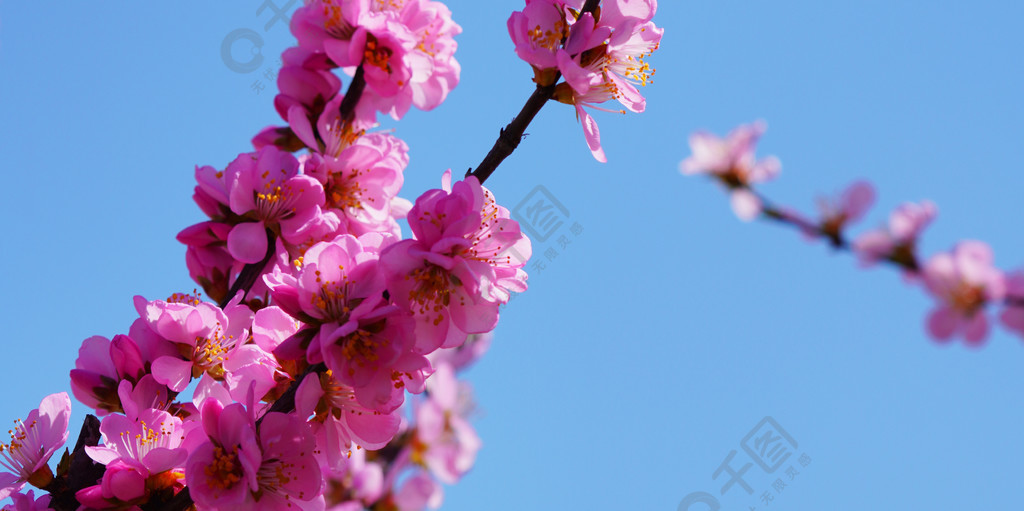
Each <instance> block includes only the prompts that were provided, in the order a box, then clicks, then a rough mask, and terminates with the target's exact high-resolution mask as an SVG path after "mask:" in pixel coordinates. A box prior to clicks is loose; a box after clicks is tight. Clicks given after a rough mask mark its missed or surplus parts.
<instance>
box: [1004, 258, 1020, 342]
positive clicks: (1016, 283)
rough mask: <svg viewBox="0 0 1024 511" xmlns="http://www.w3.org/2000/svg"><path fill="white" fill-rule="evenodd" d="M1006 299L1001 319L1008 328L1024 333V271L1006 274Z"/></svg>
mask: <svg viewBox="0 0 1024 511" xmlns="http://www.w3.org/2000/svg"><path fill="white" fill-rule="evenodd" d="M1006 301H1007V304H1006V307H1005V308H1003V312H1002V313H1001V314H1000V315H999V319H1000V320H1001V321H1002V322H1003V326H1005V327H1006V328H1009V329H1010V330H1013V331H1015V332H1017V333H1019V334H1024V271H1016V272H1014V273H1011V274H1009V275H1007V276H1006Z"/></svg>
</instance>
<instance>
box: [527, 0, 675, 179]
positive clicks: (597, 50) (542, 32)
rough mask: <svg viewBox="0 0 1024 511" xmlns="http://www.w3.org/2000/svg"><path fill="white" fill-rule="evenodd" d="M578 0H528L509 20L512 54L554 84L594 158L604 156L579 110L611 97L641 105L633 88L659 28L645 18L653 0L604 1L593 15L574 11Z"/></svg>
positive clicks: (642, 76)
mask: <svg viewBox="0 0 1024 511" xmlns="http://www.w3.org/2000/svg"><path fill="white" fill-rule="evenodd" d="M584 3H585V2H584V1H583V0H531V1H527V2H526V7H525V8H524V9H523V10H522V11H518V12H515V13H513V14H512V16H511V17H510V18H509V20H508V32H509V35H511V36H512V41H513V43H515V51H516V55H519V58H521V59H523V60H525V61H526V62H527V63H529V64H530V65H531V66H532V67H533V71H534V81H535V82H536V83H537V84H538V85H541V86H546V85H554V84H555V83H556V82H557V81H558V78H559V76H561V77H564V78H565V81H564V82H562V83H559V84H558V85H557V87H556V88H555V92H554V99H556V100H558V101H560V102H562V103H566V104H569V105H573V106H574V107H575V108H576V117H577V119H578V120H579V121H580V124H582V125H583V133H584V135H585V137H586V140H587V145H588V146H589V147H590V151H591V153H592V154H593V155H594V158H595V159H597V160H598V161H600V162H604V161H606V158H605V155H604V150H603V149H602V148H601V133H600V131H599V130H598V128H597V121H595V120H594V118H593V117H591V116H590V114H589V113H588V112H587V111H586V110H585V109H584V107H588V108H594V109H597V110H603V111H618V112H621V113H626V111H625V110H608V109H605V108H602V107H598V106H596V105H597V104H599V103H604V102H607V101H611V100H616V101H618V102H619V103H620V104H621V105H622V106H623V107H625V108H626V109H628V110H629V111H631V112H637V113H639V112H643V111H644V109H645V108H646V106H647V102H646V100H645V99H644V97H643V95H642V94H640V91H639V90H637V86H638V85H639V86H645V85H648V84H649V83H651V79H652V76H653V75H654V69H653V68H652V67H651V66H650V64H649V63H648V62H647V61H646V58H647V57H649V56H650V55H651V54H652V53H654V50H657V49H658V45H659V44H660V43H661V36H662V33H664V30H663V29H661V28H658V27H657V26H655V25H654V22H652V21H651V20H652V18H653V17H654V13H655V11H657V9H658V2H657V0H610V1H606V2H604V3H603V5H601V8H600V9H598V10H595V11H594V12H581V10H582V9H583V7H584Z"/></svg>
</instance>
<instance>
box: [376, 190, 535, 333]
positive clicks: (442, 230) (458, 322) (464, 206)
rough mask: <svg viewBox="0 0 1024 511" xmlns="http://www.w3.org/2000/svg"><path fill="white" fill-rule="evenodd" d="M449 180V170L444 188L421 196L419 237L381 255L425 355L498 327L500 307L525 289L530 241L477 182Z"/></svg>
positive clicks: (413, 217) (415, 221) (416, 223)
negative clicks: (512, 294) (409, 314)
mask: <svg viewBox="0 0 1024 511" xmlns="http://www.w3.org/2000/svg"><path fill="white" fill-rule="evenodd" d="M450 179H451V175H450V172H446V173H445V175H444V179H443V187H442V189H435V190H429V191H427V192H426V193H424V194H423V195H421V196H420V197H419V198H418V199H416V204H415V205H414V206H413V208H412V210H411V211H410V212H409V217H408V221H409V227H410V229H411V230H412V232H413V235H414V237H415V239H411V240H402V241H400V242H398V243H396V244H394V245H393V246H391V247H389V248H387V249H386V250H385V251H384V253H383V254H382V256H381V263H382V264H383V265H384V267H385V269H386V270H387V274H388V290H389V291H390V293H391V296H392V297H393V299H394V300H395V301H396V302H397V303H399V304H400V305H401V306H402V307H403V308H405V309H406V310H409V311H411V312H412V313H413V314H414V315H415V317H416V319H417V349H418V350H419V351H420V352H421V353H429V352H431V351H433V350H435V349H437V348H439V347H442V346H443V347H452V346H457V345H459V344H461V343H462V342H463V341H464V340H465V338H466V334H470V333H484V332H488V331H490V330H492V329H494V326H495V325H496V324H497V321H498V307H499V305H501V304H502V303H506V302H508V300H509V297H510V292H511V291H516V292H521V291H524V290H526V272H524V271H523V270H522V268H523V266H525V264H526V260H527V259H528V258H529V257H530V255H531V246H530V240H529V238H527V237H526V236H524V235H523V234H522V232H521V231H520V229H519V224H518V223H517V222H516V221H515V220H512V219H511V218H510V217H509V212H508V210H507V209H505V208H504V207H502V206H499V205H498V203H497V201H495V199H494V196H493V195H491V192H490V191H488V190H487V189H486V188H484V187H482V186H481V185H480V183H479V181H477V179H476V178H475V177H472V176H470V177H469V178H467V179H466V180H465V181H459V182H457V183H455V184H454V186H450V185H449V183H450ZM513 255H515V257H513Z"/></svg>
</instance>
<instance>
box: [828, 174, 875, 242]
mask: <svg viewBox="0 0 1024 511" xmlns="http://www.w3.org/2000/svg"><path fill="white" fill-rule="evenodd" d="M874 203H875V188H874V187H873V186H872V185H871V183H868V182H867V181H856V182H854V183H852V184H850V186H848V187H846V189H845V190H843V191H842V193H841V194H840V195H839V196H838V197H836V198H833V199H824V198H822V199H819V200H818V209H819V211H820V213H821V220H820V222H819V224H818V228H819V229H820V230H821V232H822V233H824V235H825V236H827V237H829V238H831V239H832V240H835V242H836V243H838V241H839V240H841V239H842V235H843V229H844V228H845V227H846V226H847V225H849V224H852V223H854V222H857V221H859V220H860V219H861V218H863V217H864V214H865V213H867V211H868V209H870V208H871V205H872V204H874Z"/></svg>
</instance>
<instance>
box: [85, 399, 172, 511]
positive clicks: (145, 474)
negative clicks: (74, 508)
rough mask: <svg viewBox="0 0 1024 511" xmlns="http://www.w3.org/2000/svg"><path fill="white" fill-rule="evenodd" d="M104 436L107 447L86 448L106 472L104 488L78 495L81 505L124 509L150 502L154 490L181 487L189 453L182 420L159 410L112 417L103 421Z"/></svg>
mask: <svg viewBox="0 0 1024 511" xmlns="http://www.w3.org/2000/svg"><path fill="white" fill-rule="evenodd" d="M100 433H102V439H103V445H101V446H98V447H88V446H87V447H86V448H85V450H86V453H87V454H88V455H89V457H90V458H92V459H93V460H95V461H96V462H98V463H100V464H103V465H106V470H105V472H104V474H103V479H102V480H101V481H100V484H98V485H95V486H92V487H89V488H85V489H83V490H81V491H79V492H78V493H77V494H76V497H77V498H78V501H79V502H81V503H82V504H83V505H85V506H88V507H91V508H95V509H107V508H122V509H123V508H124V507H126V506H129V505H138V504H143V503H145V502H147V501H148V500H149V497H150V495H151V493H152V492H154V491H162V490H174V489H180V488H181V486H182V483H183V477H184V473H183V472H182V468H183V466H184V463H185V459H186V458H187V457H188V452H187V451H186V450H185V448H184V447H182V438H183V437H184V428H183V425H182V421H181V419H180V418H177V417H175V416H172V415H171V414H169V413H167V412H165V411H163V410H157V409H146V410H142V411H139V412H138V413H137V414H135V413H133V414H132V415H120V414H113V415H108V416H107V417H106V418H104V419H103V423H102V424H100Z"/></svg>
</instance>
